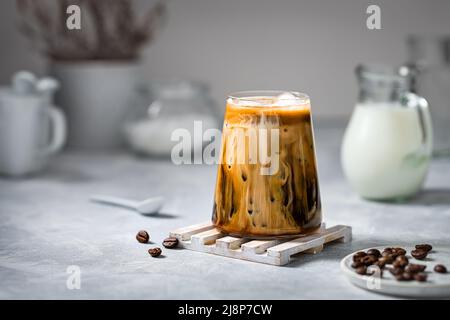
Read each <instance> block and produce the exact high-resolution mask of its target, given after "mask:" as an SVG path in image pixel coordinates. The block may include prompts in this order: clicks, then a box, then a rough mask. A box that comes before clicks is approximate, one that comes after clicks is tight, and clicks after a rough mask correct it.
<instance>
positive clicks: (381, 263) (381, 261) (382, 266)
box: [373, 259, 386, 269]
mask: <svg viewBox="0 0 450 320" xmlns="http://www.w3.org/2000/svg"><path fill="white" fill-rule="evenodd" d="M373 265H374V266H377V267H378V268H380V269H383V268H384V267H385V266H386V262H384V260H381V259H378V261H377V262H375V263H374V264H373Z"/></svg>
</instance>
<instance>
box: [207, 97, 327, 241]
mask: <svg viewBox="0 0 450 320" xmlns="http://www.w3.org/2000/svg"><path fill="white" fill-rule="evenodd" d="M221 144H222V145H221V151H220V162H219V165H218V172H217V180H216V189H215V196H214V206H213V214H212V221H213V223H214V225H215V226H216V227H217V228H219V229H220V230H221V231H223V232H225V233H228V234H230V235H236V236H241V237H248V238H276V237H290V236H294V235H301V234H307V233H311V232H314V231H315V230H317V229H318V228H319V227H320V225H321V222H322V212H321V202H320V193H319V184H318V178H317V165H316V156H315V149H314V137H313V128H312V122H311V107H310V101H309V97H308V96H307V95H306V94H303V93H298V92H283V91H245V92H244V91H243V92H237V93H234V94H231V95H230V96H229V97H228V99H227V104H226V111H225V118H224V125H223V131H222V142H221Z"/></svg>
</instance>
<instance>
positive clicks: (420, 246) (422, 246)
mask: <svg viewBox="0 0 450 320" xmlns="http://www.w3.org/2000/svg"><path fill="white" fill-rule="evenodd" d="M416 249H418V250H425V251H427V252H429V251H431V250H432V249H433V247H432V246H431V245H430V244H426V243H424V244H416Z"/></svg>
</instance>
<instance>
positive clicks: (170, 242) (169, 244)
mask: <svg viewBox="0 0 450 320" xmlns="http://www.w3.org/2000/svg"><path fill="white" fill-rule="evenodd" d="M162 244H163V246H164V247H166V248H168V249H172V248H175V247H176V246H177V245H178V239H177V238H175V237H169V238H166V239H164V241H163V243H162Z"/></svg>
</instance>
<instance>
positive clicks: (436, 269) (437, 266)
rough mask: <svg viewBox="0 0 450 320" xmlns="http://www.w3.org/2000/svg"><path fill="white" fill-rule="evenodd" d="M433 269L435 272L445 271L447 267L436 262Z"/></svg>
mask: <svg viewBox="0 0 450 320" xmlns="http://www.w3.org/2000/svg"><path fill="white" fill-rule="evenodd" d="M434 271H435V272H437V273H447V268H446V267H445V266H444V265H443V264H437V265H435V266H434Z"/></svg>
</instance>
